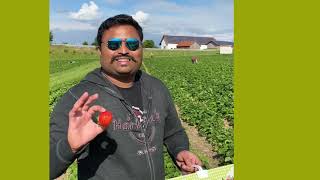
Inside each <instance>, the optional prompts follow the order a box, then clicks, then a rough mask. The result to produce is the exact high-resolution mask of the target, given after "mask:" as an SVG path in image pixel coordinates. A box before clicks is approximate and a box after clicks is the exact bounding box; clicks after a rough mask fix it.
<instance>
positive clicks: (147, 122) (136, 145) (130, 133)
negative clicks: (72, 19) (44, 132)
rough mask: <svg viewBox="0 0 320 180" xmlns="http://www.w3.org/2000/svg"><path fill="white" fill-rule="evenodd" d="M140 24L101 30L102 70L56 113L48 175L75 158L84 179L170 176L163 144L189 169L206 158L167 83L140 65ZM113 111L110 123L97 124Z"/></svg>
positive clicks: (117, 21)
mask: <svg viewBox="0 0 320 180" xmlns="http://www.w3.org/2000/svg"><path fill="white" fill-rule="evenodd" d="M142 40H143V34H142V28H141V27H140V26H139V24H138V23H137V22H136V21H135V20H134V19H133V18H132V17H131V16H128V15H123V14H121V15H117V16H114V17H111V18H109V19H107V20H106V21H104V22H103V23H102V24H101V26H100V28H99V30H98V35H97V41H98V44H99V53H100V63H101V68H98V69H95V70H94V71H92V72H90V73H89V74H88V75H87V76H86V77H85V78H84V79H83V80H82V81H81V82H80V83H79V84H77V85H75V86H74V87H72V88H71V89H70V90H69V91H68V92H67V93H65V94H64V95H63V96H62V98H61V99H60V101H59V102H58V103H57V105H56V106H55V108H54V110H53V112H52V113H51V117H50V178H51V179H52V178H56V177H58V176H60V175H61V174H62V173H64V172H65V170H66V169H67V168H68V166H69V165H70V164H71V163H72V162H73V161H74V160H75V159H77V163H78V179H111V180H113V179H115V180H129V179H136V180H144V179H146V180H158V179H164V176H165V172H164V162H163V144H165V145H166V147H167V148H168V151H169V153H170V155H171V157H172V158H173V160H174V161H175V162H176V163H177V165H178V167H179V168H180V169H181V170H182V171H183V172H186V173H191V172H194V171H195V169H194V168H193V165H196V164H198V165H201V162H200V160H199V159H198V158H197V157H196V156H195V155H194V154H192V153H191V152H189V151H188V150H189V142H188V137H187V136H186V134H185V131H184V129H183V128H182V126H181V123H180V121H179V119H178V116H177V112H176V110H175V106H174V103H173V101H172V99H171V96H170V94H169V91H168V89H167V88H166V87H165V86H164V85H163V83H162V82H161V81H160V80H158V79H156V78H154V77H151V76H150V75H147V74H146V73H144V72H142V71H140V70H139V68H140V66H141V63H142V56H143V52H142V51H143V50H142ZM104 111H110V112H112V116H113V119H112V123H111V124H110V125H109V126H108V127H103V126H101V125H99V123H97V122H96V119H97V116H98V114H99V113H101V112H104Z"/></svg>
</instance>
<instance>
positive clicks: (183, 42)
mask: <svg viewBox="0 0 320 180" xmlns="http://www.w3.org/2000/svg"><path fill="white" fill-rule="evenodd" d="M192 44H193V42H192V41H181V42H179V43H178V45H177V47H190V46H191V45H192Z"/></svg>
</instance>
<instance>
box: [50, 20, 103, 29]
mask: <svg viewBox="0 0 320 180" xmlns="http://www.w3.org/2000/svg"><path fill="white" fill-rule="evenodd" d="M50 29H51V30H60V31H72V30H77V31H87V30H96V29H97V27H94V26H93V25H91V24H89V23H82V22H74V21H72V22H56V23H51V24H50Z"/></svg>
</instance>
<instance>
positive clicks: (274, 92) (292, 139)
mask: <svg viewBox="0 0 320 180" xmlns="http://www.w3.org/2000/svg"><path fill="white" fill-rule="evenodd" d="M319 7H320V6H319V3H315V2H313V1H309V0H306V1H275V0H271V1H270V0H269V1H248V0H236V1H235V166H236V167H235V174H236V179H245V180H250V179H266V180H271V179H272V180H276V179H281V180H283V179H317V177H318V175H317V174H318V173H317V172H318V168H319V162H320V161H319V152H320V150H319V139H318V137H319V130H318V129H319V127H320V126H319V119H320V118H319V107H320V106H319V99H320V98H319V93H320V89H319V84H320V83H319V82H320V80H319V77H320V75H319V67H320V66H319V61H320V58H319V57H318V52H319V50H318V49H319V32H320V30H319V25H318V24H319V23H318V17H320V16H319Z"/></svg>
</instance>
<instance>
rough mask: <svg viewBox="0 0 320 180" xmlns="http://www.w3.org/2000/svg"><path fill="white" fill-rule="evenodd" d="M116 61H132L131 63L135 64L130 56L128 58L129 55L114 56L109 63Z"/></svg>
mask: <svg viewBox="0 0 320 180" xmlns="http://www.w3.org/2000/svg"><path fill="white" fill-rule="evenodd" d="M118 59H129V61H133V62H137V60H136V59H135V58H134V57H132V56H129V55H120V56H114V57H113V58H112V59H111V61H112V62H113V61H116V60H118Z"/></svg>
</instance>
